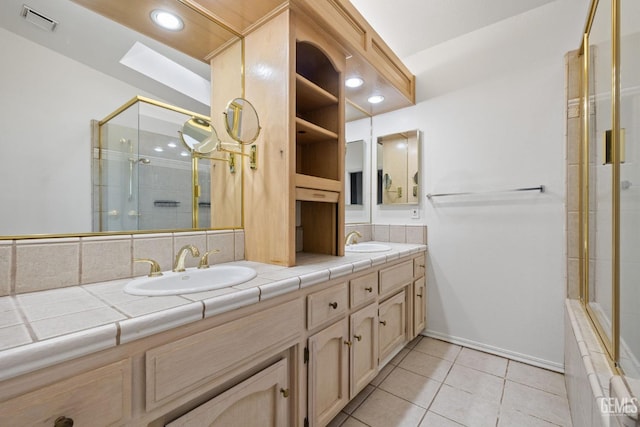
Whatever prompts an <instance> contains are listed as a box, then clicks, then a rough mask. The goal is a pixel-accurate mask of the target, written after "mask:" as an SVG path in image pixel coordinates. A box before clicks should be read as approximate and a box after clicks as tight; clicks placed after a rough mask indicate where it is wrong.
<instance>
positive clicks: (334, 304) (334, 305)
mask: <svg viewBox="0 0 640 427" xmlns="http://www.w3.org/2000/svg"><path fill="white" fill-rule="evenodd" d="M329 307H331V308H333V309H334V310H336V309H337V308H338V303H337V302H330V303H329Z"/></svg>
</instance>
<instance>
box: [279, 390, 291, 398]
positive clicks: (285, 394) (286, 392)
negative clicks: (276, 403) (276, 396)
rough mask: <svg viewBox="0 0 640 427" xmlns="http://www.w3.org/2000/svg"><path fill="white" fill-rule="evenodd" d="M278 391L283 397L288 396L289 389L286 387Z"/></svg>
mask: <svg viewBox="0 0 640 427" xmlns="http://www.w3.org/2000/svg"><path fill="white" fill-rule="evenodd" d="M280 393H282V397H285V398H287V397H289V389H288V388H286V389H285V388H281V389H280Z"/></svg>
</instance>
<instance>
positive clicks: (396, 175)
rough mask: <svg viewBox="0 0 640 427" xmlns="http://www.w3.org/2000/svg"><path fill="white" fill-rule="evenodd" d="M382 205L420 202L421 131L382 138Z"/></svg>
mask: <svg viewBox="0 0 640 427" xmlns="http://www.w3.org/2000/svg"><path fill="white" fill-rule="evenodd" d="M377 142H378V143H377V171H378V173H377V175H378V190H377V194H378V204H383V205H392V204H393V205H396V204H417V203H419V201H420V191H419V179H418V178H419V176H420V162H419V159H420V131H418V130H412V131H407V132H398V133H394V134H391V135H385V136H381V137H378V141H377Z"/></svg>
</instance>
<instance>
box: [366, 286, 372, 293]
mask: <svg viewBox="0 0 640 427" xmlns="http://www.w3.org/2000/svg"><path fill="white" fill-rule="evenodd" d="M364 290H365V291H367V292H373V288H372V287H371V286H369V287H368V288H364Z"/></svg>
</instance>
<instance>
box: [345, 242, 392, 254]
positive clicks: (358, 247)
mask: <svg viewBox="0 0 640 427" xmlns="http://www.w3.org/2000/svg"><path fill="white" fill-rule="evenodd" d="M344 250H345V252H385V251H390V250H391V246H388V245H385V244H383V243H369V242H363V243H354V244H352V245H347V246H345V247H344Z"/></svg>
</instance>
